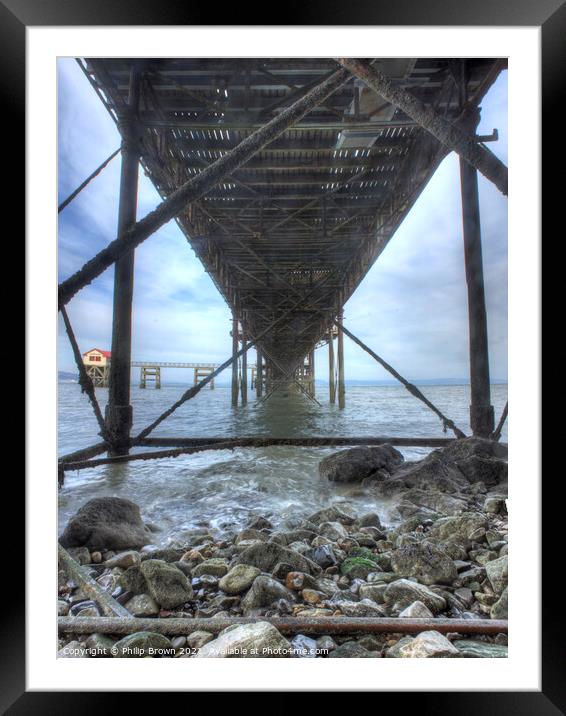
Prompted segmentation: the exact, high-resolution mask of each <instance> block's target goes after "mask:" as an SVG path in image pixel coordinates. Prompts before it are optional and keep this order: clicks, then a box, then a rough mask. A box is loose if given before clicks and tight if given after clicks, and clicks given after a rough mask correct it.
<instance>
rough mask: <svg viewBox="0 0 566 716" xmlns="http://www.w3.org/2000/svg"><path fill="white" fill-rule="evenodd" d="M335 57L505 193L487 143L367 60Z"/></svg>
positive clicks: (502, 170) (501, 171)
mask: <svg viewBox="0 0 566 716" xmlns="http://www.w3.org/2000/svg"><path fill="white" fill-rule="evenodd" d="M337 61H338V62H339V63H340V64H341V65H342V66H343V67H346V68H348V69H349V70H350V71H351V72H352V73H353V74H354V75H355V76H356V77H359V78H360V79H361V80H363V81H364V82H365V83H366V84H367V85H368V87H371V89H373V90H374V91H375V92H377V94H378V95H380V96H381V97H383V98H384V99H385V100H387V101H388V102H390V103H391V104H392V105H394V106H395V107H398V108H399V109H402V110H403V112H405V114H407V115H408V116H409V117H411V119H413V120H414V121H415V122H417V124H419V125H420V126H421V127H424V128H425V129H426V130H427V131H429V132H430V133H431V134H432V135H433V136H434V137H436V139H438V141H439V142H440V143H441V144H443V145H444V146H445V147H447V148H448V149H450V150H452V151H454V152H456V153H457V154H459V155H460V156H461V157H462V159H464V160H465V161H466V162H468V163H469V164H471V166H473V167H475V168H476V169H477V170H478V171H480V172H481V173H482V174H483V175H484V176H485V177H486V179H489V181H491V182H492V183H493V184H495V186H496V187H497V188H498V189H499V191H500V192H502V193H503V194H505V195H507V175H508V171H507V167H506V166H505V164H504V163H503V162H502V161H501V160H500V159H499V158H498V157H496V156H495V154H493V152H491V151H490V150H489V149H488V148H487V147H485V146H484V145H483V144H480V143H478V142H477V140H476V138H475V136H470V135H468V134H467V133H466V132H465V131H463V130H462V129H461V128H460V127H459V126H458V125H457V124H452V123H451V122H450V121H449V120H447V119H445V118H444V117H443V116H442V115H440V114H438V113H437V112H436V111H435V110H434V109H433V108H432V107H430V106H427V105H426V104H424V102H421V100H420V99H418V98H417V97H415V96H414V95H412V94H411V93H410V92H408V91H407V90H406V89H403V88H402V87H396V86H395V85H394V84H393V83H392V81H391V80H390V79H389V78H388V77H386V76H385V75H384V74H383V73H382V72H380V71H379V70H378V69H376V68H375V67H373V66H372V65H371V64H370V63H369V62H368V61H367V60H363V59H354V58H339V59H338V60H337Z"/></svg>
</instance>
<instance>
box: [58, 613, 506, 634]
mask: <svg viewBox="0 0 566 716" xmlns="http://www.w3.org/2000/svg"><path fill="white" fill-rule="evenodd" d="M258 622H268V623H269V624H272V625H273V626H274V627H276V628H277V629H278V630H279V631H280V632H281V634H418V633H420V632H423V631H430V630H434V631H437V632H440V633H441V634H488V635H496V634H506V633H507V620H506V619H440V618H439V619H408V618H403V617H397V618H393V617H391V618H389V617H379V618H376V619H374V618H368V617H316V618H304V617H273V618H268V617H259V618H257V617H256V618H249V617H228V618H223V617H212V618H208V619H200V618H192V617H186V618H183V617H171V618H155V619H148V618H140V617H128V618H127V619H121V618H115V617H59V618H58V627H59V631H60V632H69V633H73V634H95V633H97V634H116V635H123V634H134V633H135V632H138V631H149V632H154V633H157V634H164V635H167V636H182V635H186V634H191V633H192V632H194V631H207V632H210V633H211V634H218V633H220V632H221V631H223V630H224V629H226V628H227V627H231V626H240V625H244V624H257V623H258Z"/></svg>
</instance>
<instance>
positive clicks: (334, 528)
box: [319, 522, 348, 542]
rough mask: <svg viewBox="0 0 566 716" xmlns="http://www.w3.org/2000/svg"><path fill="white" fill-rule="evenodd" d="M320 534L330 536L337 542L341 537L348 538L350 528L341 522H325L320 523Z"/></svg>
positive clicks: (329, 537)
mask: <svg viewBox="0 0 566 716" xmlns="http://www.w3.org/2000/svg"><path fill="white" fill-rule="evenodd" d="M319 529H320V534H321V535H323V536H324V537H328V539H329V540H332V542H337V541H338V540H339V539H346V538H347V537H348V530H347V529H346V528H345V527H344V525H341V524H340V522H323V523H322V524H321V525H320V528H319Z"/></svg>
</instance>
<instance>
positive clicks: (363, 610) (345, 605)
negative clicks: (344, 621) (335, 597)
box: [332, 599, 387, 617]
mask: <svg viewBox="0 0 566 716" xmlns="http://www.w3.org/2000/svg"><path fill="white" fill-rule="evenodd" d="M332 604H333V605H334V604H335V605H336V606H337V607H338V609H340V611H341V612H342V614H343V615H344V616H345V617H384V616H387V613H386V611H385V610H384V609H382V608H381V607H379V606H378V605H377V604H376V603H375V602H372V601H371V599H362V600H361V601H359V602H351V601H346V600H344V601H342V600H340V601H336V602H334V601H333V602H332Z"/></svg>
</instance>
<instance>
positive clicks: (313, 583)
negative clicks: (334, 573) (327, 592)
mask: <svg viewBox="0 0 566 716" xmlns="http://www.w3.org/2000/svg"><path fill="white" fill-rule="evenodd" d="M285 586H286V587H287V589H293V590H294V591H296V592H300V591H302V590H303V589H316V587H317V580H316V579H315V578H314V577H312V576H311V575H310V574H306V573H305V572H288V573H287V575H286V576H285ZM334 588H336V587H334Z"/></svg>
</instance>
